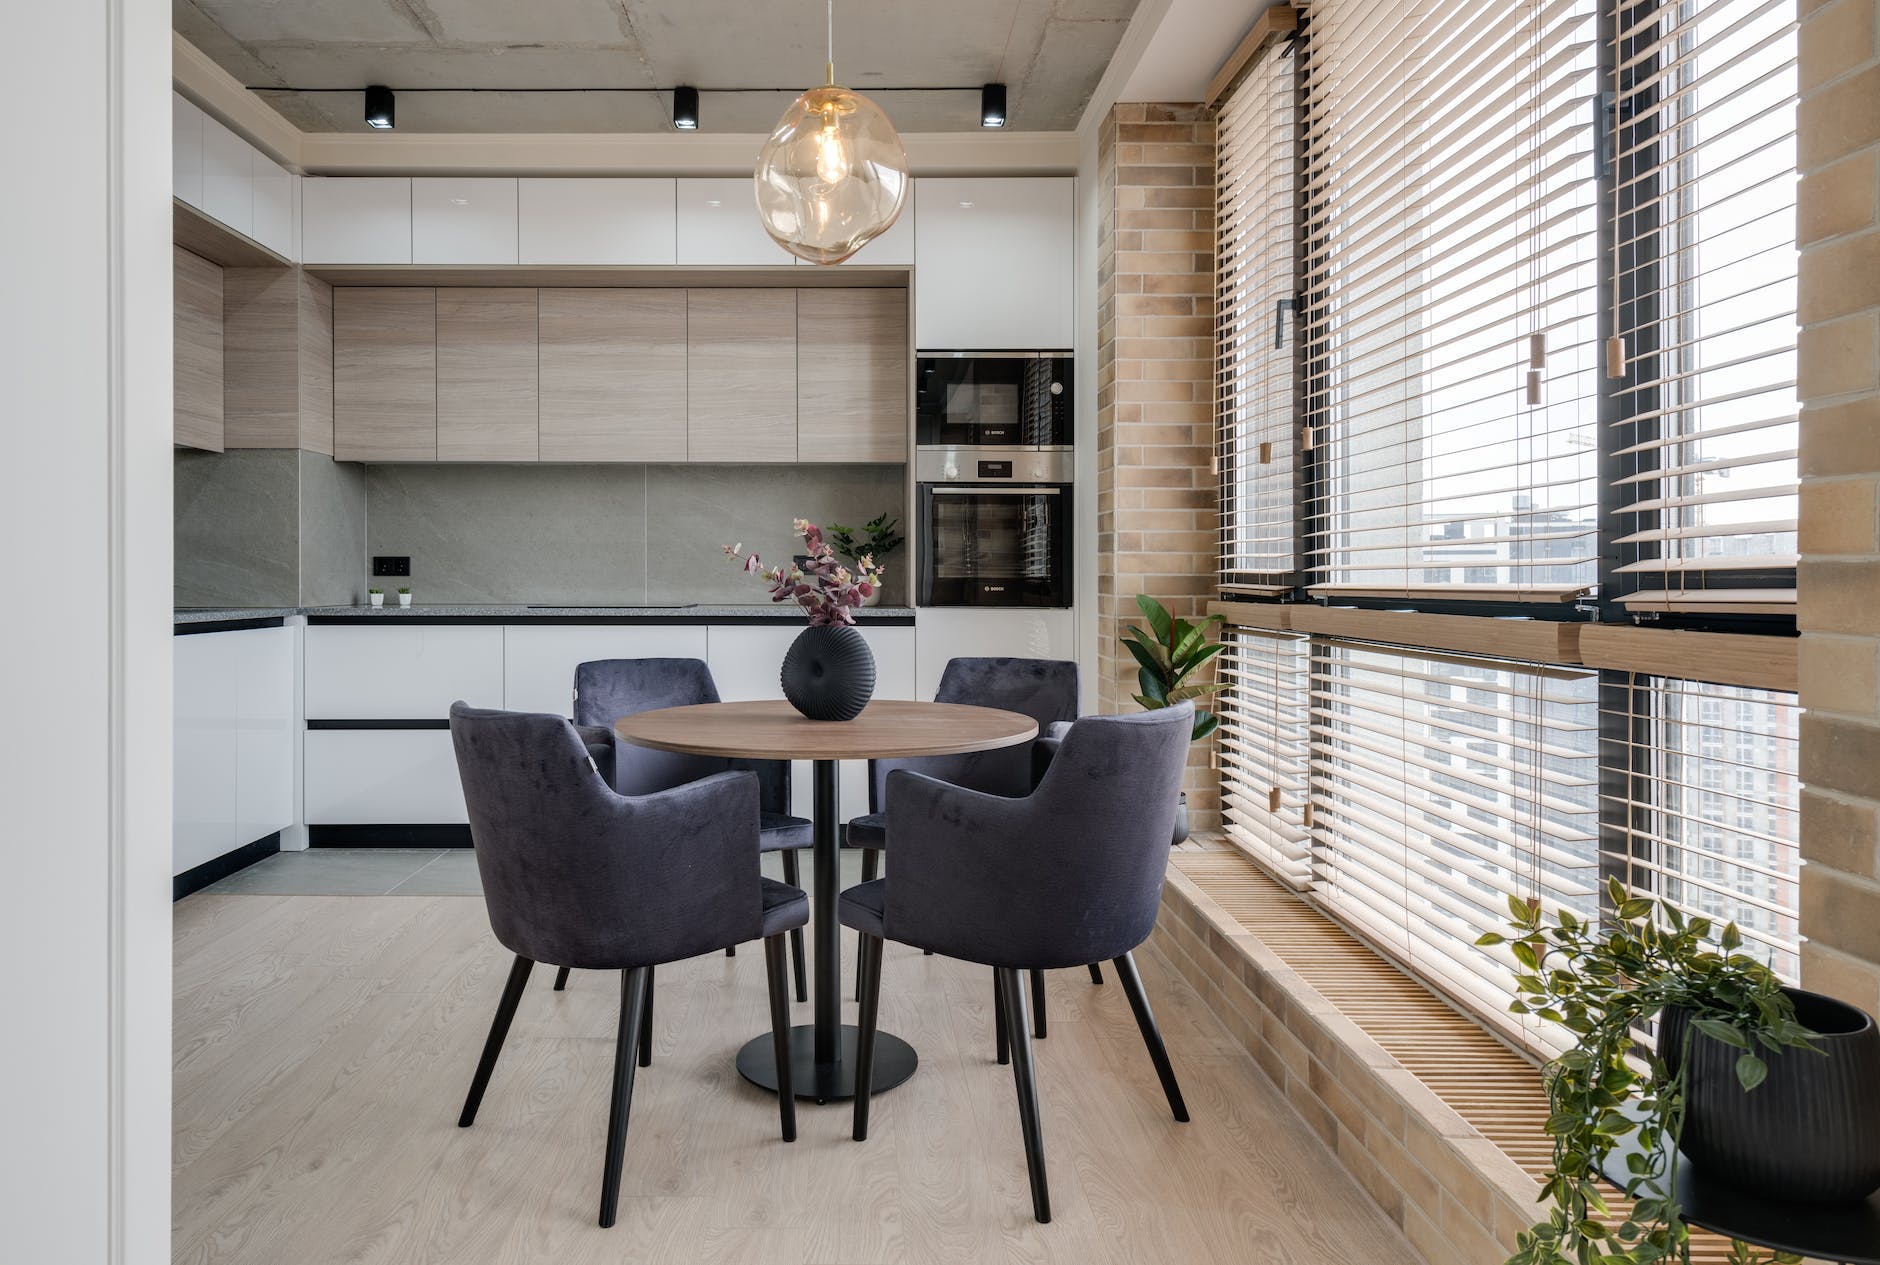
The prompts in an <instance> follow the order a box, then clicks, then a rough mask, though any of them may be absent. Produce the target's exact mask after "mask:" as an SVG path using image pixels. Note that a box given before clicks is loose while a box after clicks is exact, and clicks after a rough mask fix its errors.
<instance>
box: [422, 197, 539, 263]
mask: <svg viewBox="0 0 1880 1265" xmlns="http://www.w3.org/2000/svg"><path fill="white" fill-rule="evenodd" d="M411 262H412V263H414V264H513V263H515V262H516V182H515V180H514V179H513V178H502V177H486V178H482V179H456V180H439V179H430V178H426V177H416V178H414V179H413V180H412V182H411Z"/></svg>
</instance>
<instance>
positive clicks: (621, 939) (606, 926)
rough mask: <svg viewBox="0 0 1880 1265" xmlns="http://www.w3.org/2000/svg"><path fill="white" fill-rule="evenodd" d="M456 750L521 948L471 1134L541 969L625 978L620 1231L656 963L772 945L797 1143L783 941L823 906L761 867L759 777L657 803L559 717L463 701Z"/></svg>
mask: <svg viewBox="0 0 1880 1265" xmlns="http://www.w3.org/2000/svg"><path fill="white" fill-rule="evenodd" d="M450 729H451V741H452V744H453V745H454V747H455V748H456V753H457V769H458V773H459V775H460V777H461V778H462V781H463V790H464V802H465V805H466V806H467V808H468V809H469V817H470V836H471V840H472V842H473V843H474V845H475V848H476V859H477V870H478V872H479V873H480V874H481V876H482V879H483V899H484V903H485V904H486V905H487V907H488V909H489V916H490V929H491V930H492V931H494V932H495V934H496V938H497V940H498V941H499V942H500V943H501V944H502V945H503V947H504V948H506V949H508V950H509V951H510V952H512V953H513V954H515V961H514V963H513V964H512V966H511V967H510V971H509V978H508V981H507V983H506V984H505V985H504V987H503V994H502V1000H501V1001H500V1002H499V1003H498V1005H497V1008H496V1017H495V1019H494V1020H493V1021H492V1022H491V1024H490V1031H489V1036H488V1038H487V1040H486V1041H485V1043H484V1047H483V1056H482V1058H481V1060H479V1062H478V1064H477V1069H476V1074H475V1076H474V1077H473V1079H472V1080H471V1082H470V1092H469V1095H468V1097H467V1098H466V1099H465V1100H464V1107H463V1114H462V1115H461V1116H460V1117H459V1119H458V1124H459V1125H461V1126H463V1127H465V1128H468V1127H469V1126H470V1125H471V1124H472V1123H474V1122H475V1120H476V1115H477V1108H478V1107H479V1106H480V1105H481V1103H482V1101H483V1094H484V1091H485V1090H486V1089H487V1088H488V1086H489V1082H490V1076H491V1073H492V1072H493V1071H494V1070H495V1067H496V1060H497V1056H498V1054H500V1053H501V1051H502V1046H503V1040H504V1038H505V1037H506V1036H507V1035H508V1032H509V1026H510V1023H511V1021H512V1020H513V1018H514V1017H515V1013H516V1006H517V1003H518V1002H519V1001H520V1000H521V997H522V991H523V988H524V986H525V985H526V984H527V983H528V979H529V973H530V971H531V970H532V968H533V967H534V965H535V963H537V962H553V963H556V964H558V965H562V966H573V967H580V968H582V969H586V970H607V971H619V972H620V973H621V998H620V1024H619V1031H618V1034H617V1040H616V1045H615V1050H614V1078H613V1100H612V1106H611V1109H610V1111H609V1115H608V1127H607V1153H606V1165H605V1170H604V1175H603V1177H602V1184H601V1211H600V1223H601V1225H603V1226H610V1225H612V1224H613V1223H614V1217H615V1212H616V1210H617V1208H618V1204H619V1196H620V1173H621V1167H622V1164H623V1162H624V1157H625V1150H626V1133H627V1115H628V1108H629V1106H630V1105H631V1102H632V1097H633V1069H634V1063H635V1059H634V1053H635V1048H636V1047H637V1048H638V1054H639V1056H640V1062H641V1063H642V1064H644V1063H645V1061H646V1059H647V1055H648V1053H649V1052H650V1042H651V1030H650V1025H649V1022H648V1011H649V1009H650V1002H651V1000H652V993H651V975H652V969H653V967H654V966H656V965H658V964H660V963H665V962H676V961H680V960H682V959H685V958H689V957H695V956H697V955H699V954H701V953H709V952H713V951H715V950H718V949H723V948H726V947H728V946H731V945H735V944H740V943H743V942H744V941H748V940H757V939H762V940H763V942H764V956H765V961H766V964H767V967H768V973H769V986H770V1015H771V1033H772V1038H773V1040H774V1041H775V1042H776V1043H777V1045H776V1049H777V1055H778V1059H777V1066H778V1069H779V1071H778V1076H779V1079H780V1081H781V1085H780V1086H779V1092H778V1099H777V1101H778V1112H779V1115H780V1119H781V1125H782V1132H783V1138H784V1141H786V1142H788V1141H793V1140H794V1139H795V1137H796V1109H795V1101H794V1097H793V1094H792V1087H791V1084H790V1073H789V1068H790V1062H789V1058H788V1055H787V1051H788V1048H789V1045H788V1043H789V1029H790V1025H789V999H788V997H787V996H786V995H785V979H784V936H785V934H786V933H787V932H789V931H790V930H792V929H794V928H800V927H802V926H803V924H804V923H805V922H806V921H808V919H809V898H808V897H807V896H806V895H804V893H803V892H801V891H800V890H798V889H797V888H795V887H792V886H789V885H787V884H784V883H778V882H775V881H773V880H771V879H767V878H764V877H762V876H761V875H760V874H759V873H758V868H757V858H758V790H757V778H756V776H755V775H754V774H752V773H749V772H741V773H719V774H715V775H713V776H711V777H707V778H704V779H702V780H699V781H694V782H689V783H687V784H686V785H683V786H679V787H675V788H673V789H670V790H664V791H659V792H656V793H653V794H649V795H640V796H630V795H621V794H618V793H616V792H615V791H614V790H613V789H612V788H611V787H609V786H608V785H607V784H606V783H605V782H604V781H602V779H601V777H600V776H599V774H598V773H597V772H596V771H595V769H594V768H593V766H592V765H591V764H590V762H589V756H588V752H587V748H586V744H585V743H584V742H583V741H582V739H581V735H579V734H578V733H577V732H576V730H575V728H574V727H573V726H572V725H571V724H570V723H569V722H568V721H566V720H564V719H562V718H561V717H559V716H543V715H531V714H527V713H521V712H501V711H487V710H484V709H481V708H475V707H469V706H466V705H465V704H463V703H461V702H460V703H455V704H453V705H452V706H451V709H450Z"/></svg>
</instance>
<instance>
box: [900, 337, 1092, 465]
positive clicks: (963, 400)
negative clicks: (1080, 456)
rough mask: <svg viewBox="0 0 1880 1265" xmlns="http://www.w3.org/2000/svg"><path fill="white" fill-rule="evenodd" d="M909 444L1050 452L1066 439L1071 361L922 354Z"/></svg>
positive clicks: (1021, 355) (1050, 355)
mask: <svg viewBox="0 0 1880 1265" xmlns="http://www.w3.org/2000/svg"><path fill="white" fill-rule="evenodd" d="M914 375H915V385H914V419H915V424H914V431H915V443H916V444H918V445H919V446H921V447H923V448H938V447H968V448H994V447H1028V448H1056V447H1062V446H1067V445H1069V444H1070V442H1071V358H1070V356H1069V355H1067V354H1060V353H1057V352H1049V351H924V352H921V353H920V354H919V355H918V356H917V357H916V358H915V366H914Z"/></svg>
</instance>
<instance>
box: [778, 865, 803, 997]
mask: <svg viewBox="0 0 1880 1265" xmlns="http://www.w3.org/2000/svg"><path fill="white" fill-rule="evenodd" d="M797 877H798V870H797V865H796V851H795V850H794V849H787V850H785V852H784V854H783V881H784V882H786V883H788V884H789V885H790V886H791V887H801V886H803V884H802V883H800V882H798V881H797ZM806 961H807V959H806V958H805V957H804V956H803V928H801V927H798V928H797V929H796V930H794V931H792V932H791V933H790V965H791V966H792V967H794V968H795V970H796V999H797V1000H798V1001H808V1000H809V967H808V966H807V965H806Z"/></svg>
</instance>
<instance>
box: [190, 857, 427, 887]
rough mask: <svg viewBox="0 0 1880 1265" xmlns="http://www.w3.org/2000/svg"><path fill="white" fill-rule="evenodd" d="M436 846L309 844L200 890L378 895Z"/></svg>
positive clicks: (409, 872)
mask: <svg viewBox="0 0 1880 1265" xmlns="http://www.w3.org/2000/svg"><path fill="white" fill-rule="evenodd" d="M443 852H444V850H443V849H440V848H310V849H308V850H307V851H305V852H281V853H277V854H276V855H274V856H271V857H268V858H267V859H266V860H263V861H257V862H256V863H255V864H253V865H251V866H249V867H248V868H247V869H245V870H241V871H238V872H237V873H234V874H231V875H229V876H228V877H227V878H225V879H223V880H221V881H220V882H218V883H214V884H212V885H211V886H209V887H207V888H205V889H204V890H205V891H209V892H212V893H215V894H217V895H229V894H237V893H247V894H262V895H269V896H383V895H384V894H385V893H387V892H389V891H391V890H392V889H393V888H394V887H397V886H398V885H399V884H400V883H402V882H404V881H405V880H406V879H408V878H410V877H411V876H412V875H413V874H416V873H417V872H418V871H419V870H421V869H423V868H424V867H425V866H427V865H429V864H430V863H431V862H432V861H435V860H436V859H437V858H438V857H440V856H442V855H443Z"/></svg>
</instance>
